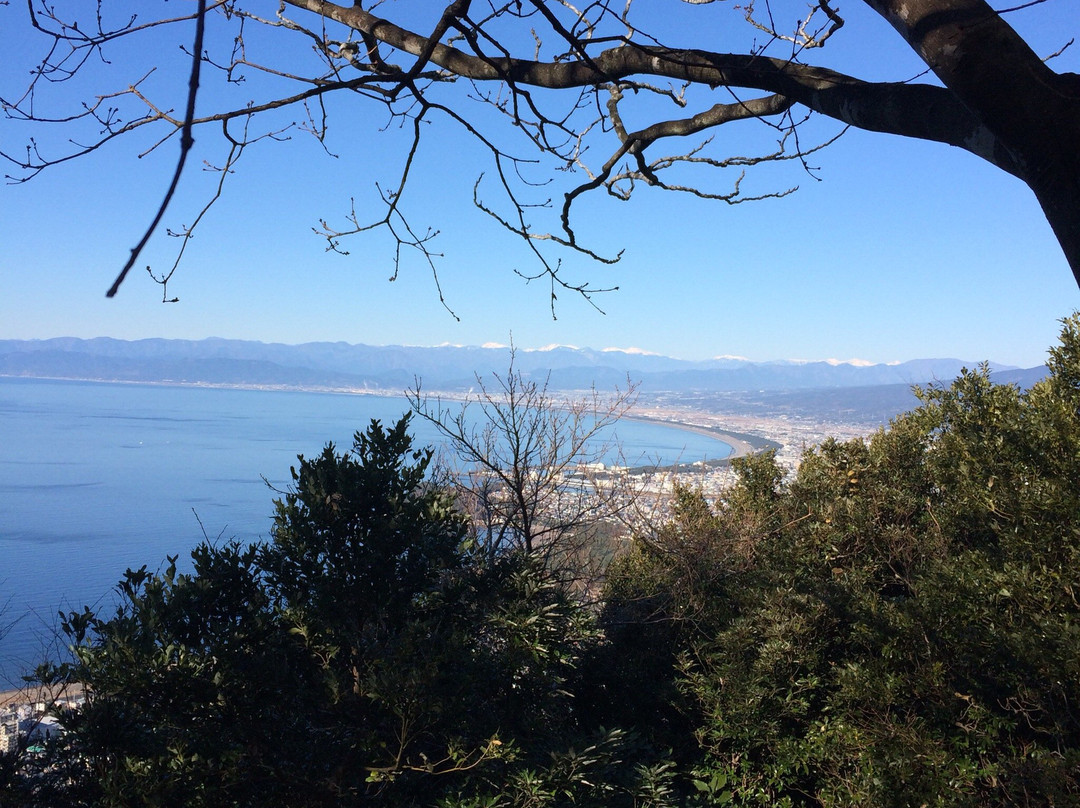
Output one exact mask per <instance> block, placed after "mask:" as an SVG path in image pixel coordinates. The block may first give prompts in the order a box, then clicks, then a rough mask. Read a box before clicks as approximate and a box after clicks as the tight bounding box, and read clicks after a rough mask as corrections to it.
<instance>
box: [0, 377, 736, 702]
mask: <svg viewBox="0 0 1080 808" xmlns="http://www.w3.org/2000/svg"><path fill="white" fill-rule="evenodd" d="M407 410H408V404H407V403H406V402H405V400H404V399H401V398H383V397H375V396H351V395H333V394H324V393H293V392H270V391H253V390H217V389H206V388H191V387H165V386H148V385H126V384H98V383H90V382H63V381H39V380H23V379H0V606H4V605H5V604H6V610H5V611H4V613H3V615H0V626H5V625H6V626H7V627H8V628H7V632H6V634H5V635H4V637H3V638H2V639H0V688H2V687H4V686H7V685H8V684H10V683H12V682H13V680H17V677H18V674H19V673H20V672H21V671H22V670H25V669H26V668H28V667H32V666H33V665H34V664H36V662H37V661H40V660H41V659H42V657H43V655H45V654H50V655H54V656H55V654H56V648H55V644H56V639H55V637H56V634H55V631H54V629H55V626H56V622H57V621H56V615H57V612H58V611H59V610H60V609H64V610H73V609H80V610H81V608H82V606H84V605H91V606H95V605H96V606H107V605H108V604H109V602H110V598H111V593H112V587H113V586H114V585H115V584H116V582H117V581H118V580H119V578H120V576H121V575H122V574H123V572H124V570H125V569H127V568H129V567H133V568H137V567H141V566H142V565H144V564H145V565H147V566H149V567H150V568H151V569H156V568H157V567H159V566H160V565H161V564H162V562H163V561H164V560H165V557H166V556H167V555H170V554H173V555H175V554H180V556H181V559H183V558H184V556H185V555H186V553H187V551H188V550H190V548H191V547H193V546H194V545H195V544H197V543H198V542H199V541H201V540H202V539H203V536H204V531H205V534H206V536H208V537H209V538H211V539H215V538H219V537H220V538H223V539H227V538H233V537H235V538H239V539H245V540H252V539H257V538H265V537H266V536H267V534H268V532H269V528H270V523H271V518H270V517H271V513H272V511H273V506H272V500H273V499H274V498H275V497H276V496H278V495H277V494H275V493H274V492H273V491H272V490H271V489H270V488H269V487H268V486H267V482H269V483H270V484H271V485H273V486H275V487H277V488H279V489H280V488H285V487H286V486H287V485H288V483H289V481H290V477H289V467H290V466H291V465H293V464H295V462H296V456H297V455H298V454H305V455H308V456H310V455H314V454H316V453H318V452H319V451H320V450H321V449H322V447H323V446H324V445H325V444H326V442H327V441H333V442H334V443H336V444H337V445H338V446H339V447H340V448H347V447H349V446H351V443H352V435H353V433H354V432H355V431H356V430H358V429H363V428H364V427H366V426H367V424H368V423H369V422H370V420H371V419H372V418H378V419H380V420H382V421H383V423H384V424H392V423H394V422H396V421H397V419H398V418H400V417H401V415H402V414H403V413H404V412H406V411H407ZM616 433H617V436H618V440H619V442H620V443H621V444H622V446H623V451H624V453H625V456H626V458H627V459H628V461H630V462H635V463H636V462H641V463H647V462H657V461H659V462H663V463H670V462H674V461H675V460H682V461H684V462H692V461H695V460H700V459H703V458H708V459H714V458H718V457H726V456H727V454H728V453H729V452H730V447H728V446H727V445H726V444H724V443H721V442H720V441H718V440H715V439H711V438H708V437H705V436H702V435H698V434H695V433H692V432H687V431H683V430H679V429H676V428H672V427H667V426H663V425H659V424H646V423H641V422H638V421H623V422H622V423H620V424H618V426H617V427H616ZM413 434H414V436H415V440H416V444H417V445H431V444H434V443H436V442H437V435H436V434H435V432H434V430H433V429H432V428H431V427H430V426H428V425H427V424H424V423H422V422H420V421H419V420H414V422H413ZM264 477H265V480H264ZM13 621H15V622H14V625H10V624H11V623H12V622H13Z"/></svg>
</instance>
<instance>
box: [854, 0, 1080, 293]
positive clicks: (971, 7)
mask: <svg viewBox="0 0 1080 808" xmlns="http://www.w3.org/2000/svg"><path fill="white" fill-rule="evenodd" d="M864 2H865V3H866V4H867V5H869V6H870V7H871V8H873V9H874V10H875V11H877V12H878V13H879V14H881V15H882V16H883V17H885V18H886V19H887V20H888V21H889V22H890V23H891V24H892V25H893V27H895V28H896V29H897V30H898V31H899V32H900V34H901V35H902V36H903V37H904V39H906V40H907V42H908V44H910V45H911V47H912V48H914V49H915V51H916V52H917V53H918V54H919V56H920V57H921V58H922V59H923V61H925V62H926V64H927V65H928V66H929V67H930V68H931V69H932V70H933V71H934V73H935V74H936V75H937V77H938V78H939V79H941V81H942V83H943V84H944V85H945V86H946V87H947V88H948V89H949V90H951V91H952V92H953V93H954V94H955V95H956V97H957V98H958V99H959V100H960V102H961V103H962V104H964V106H966V107H967V108H968V109H969V110H971V112H972V113H973V114H974V115H975V116H976V117H977V118H978V119H979V120H980V121H981V122H982V124H983V125H984V126H985V127H986V128H987V130H989V131H990V132H991V133H993V135H994V137H995V138H996V139H997V141H998V143H999V144H1000V146H1001V147H1002V148H1004V149H1005V150H1006V151H1008V152H1009V154H1010V156H1011V158H1012V162H1013V164H1014V165H1015V166H1016V171H1015V173H1016V174H1017V175H1018V176H1019V177H1021V178H1022V179H1023V180H1024V182H1026V183H1027V184H1028V186H1029V187H1030V188H1031V190H1032V191H1034V192H1035V196H1036V198H1037V199H1038V200H1039V204H1040V205H1042V209H1043V212H1044V213H1045V214H1046V218H1047V221H1049V223H1050V226H1051V227H1052V228H1053V230H1054V234H1055V235H1056V236H1057V239H1058V241H1059V242H1060V244H1061V248H1062V250H1064V252H1065V257H1066V259H1067V260H1068V262H1069V266H1070V267H1071V268H1072V271H1073V275H1074V277H1075V278H1076V281H1077V283H1078V284H1080V76H1076V75H1074V74H1071V73H1069V74H1064V75H1060V74H1058V73H1055V72H1054V71H1053V70H1051V69H1050V68H1049V67H1048V66H1047V65H1046V63H1045V62H1043V61H1042V59H1040V58H1039V56H1038V54H1036V53H1035V52H1034V51H1033V50H1031V48H1030V47H1029V46H1028V44H1027V43H1026V42H1025V41H1024V40H1023V39H1022V38H1021V37H1020V36H1019V35H1018V34H1017V33H1016V31H1014V30H1013V29H1012V27H1011V26H1010V25H1009V24H1008V23H1006V22H1005V20H1004V19H1003V18H1002V17H1001V15H999V14H998V13H997V12H996V11H994V10H993V9H992V8H991V7H990V6H989V5H987V4H986V3H985V2H984V0H864Z"/></svg>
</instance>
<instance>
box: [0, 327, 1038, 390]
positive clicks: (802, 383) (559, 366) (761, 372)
mask: <svg viewBox="0 0 1080 808" xmlns="http://www.w3.org/2000/svg"><path fill="white" fill-rule="evenodd" d="M511 357H513V363H514V367H515V368H516V369H517V370H519V371H520V372H522V373H524V374H526V375H528V376H530V377H533V378H537V379H546V380H547V382H548V384H549V387H551V388H552V389H555V390H578V389H587V388H590V387H597V388H600V389H604V388H609V387H613V386H625V385H626V383H627V379H628V378H630V379H631V380H632V381H634V382H636V383H640V385H641V387H642V389H643V390H647V391H661V390H674V391H702V392H708V391H715V392H720V391H764V390H800V389H822V388H847V387H867V386H878V385H892V384H903V385H912V384H926V383H930V382H935V381H937V382H941V381H948V380H951V379H952V378H954V377H955V376H956V375H957V374H958V373H959V372H960V370H961V369H962V368H964V367H969V368H971V367H974V366H975V365H976V364H977V363H973V362H968V361H963V360H959V359H952V358H943V359H914V360H909V361H907V362H900V363H888V364H884V363H877V364H864V363H862V362H861V361H860V362H857V363H853V362H838V361H837V360H816V361H805V360H772V361H765V362H755V361H751V360H747V359H740V358H735V357H718V358H715V359H708V360H684V359H676V358H672V357H666V356H663V355H660V354H656V353H652V352H648V351H644V350H642V349H639V348H635V349H633V350H632V351H627V350H623V349H610V348H609V349H599V350H597V349H592V348H573V347H569V346H561V345H559V346H548V347H546V348H544V349H543V350H525V349H517V350H516V351H514V352H513V353H512V352H511V349H510V348H509V347H507V346H488V347H480V346H456V345H440V346H434V347H418V346H402V345H391V346H371V345H364V344H350V343H346V342H309V343H302V344H299V345H287V344H284V343H267V342H258V341H253V340H231V339H224V338H220V337H209V338H206V339H203V340H173V339H164V338H151V339H142V340H119V339H115V338H112V337H95V338H93V339H81V338H77V337H55V338H51V339H43V340H0V375H5V376H17V377H18V376H21V377H52V378H72V379H74V378H79V379H88V380H102V381H105V380H109V381H143V382H151V381H153V382H170V381H171V382H177V383H205V384H241V385H243V384H250V385H274V386H284V387H324V388H346V389H368V390H384V391H400V390H402V389H404V388H406V387H410V386H412V385H413V384H414V383H415V380H416V379H420V380H422V381H423V384H424V386H425V387H426V388H428V389H444V390H467V389H469V388H473V387H475V386H476V377H477V374H480V375H481V376H482V377H487V376H489V374H491V373H505V372H506V369H507V368H508V367H509V366H510V362H511ZM989 366H990V368H991V370H992V371H994V372H995V374H996V375H997V374H1004V373H1019V374H1021V377H1024V376H1025V374H1026V375H1031V374H1039V375H1041V372H1044V371H1042V370H1041V369H1040V368H1034V369H1020V368H1015V367H1012V366H1008V365H1002V364H998V363H989Z"/></svg>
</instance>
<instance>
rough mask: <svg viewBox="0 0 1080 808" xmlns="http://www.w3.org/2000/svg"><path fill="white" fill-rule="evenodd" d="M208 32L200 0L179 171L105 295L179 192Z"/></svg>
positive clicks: (203, 0) (132, 262)
mask: <svg viewBox="0 0 1080 808" xmlns="http://www.w3.org/2000/svg"><path fill="white" fill-rule="evenodd" d="M205 31H206V0H199V8H198V11H197V12H196V20H195V45H194V47H193V48H192V55H191V78H190V79H189V80H188V100H187V110H186V111H185V112H184V126H183V129H182V131H181V132H180V158H179V159H178V160H177V161H176V171H175V172H174V173H173V178H172V182H171V183H170V184H169V190H168V191H166V192H165V198H164V199H163V200H161V206H160V207H159V208H158V211H157V215H156V216H154V220H153V221H152V222H151V223H150V227H148V228H147V229H146V233H144V234H143V237H142V238H141V239H140V240H139V243H138V244H136V245H135V248H134V249H133V250H132V251H131V257H130V258H129V259H128V261H127V263H126V264H124V268H123V269H121V270H120V274H119V275H117V276H116V280H115V281H113V285H112V286H110V287H109V291H108V292H106V293H105V297H115V296H116V293H117V291H118V290H119V289H120V284H122V283H123V282H124V278H126V277H127V274H128V272H129V271H130V270H131V268H132V267H133V266H135V262H136V261H138V260H139V255H140V254H141V253H142V251H143V248H144V247H145V246H146V243H147V242H148V241H149V240H150V236H152V235H153V234H154V230H156V229H157V226H158V224H159V223H160V222H161V219H162V217H163V216H164V215H165V210H166V208H168V207H169V202H171V201H172V197H173V194H174V193H175V192H176V187H177V186H178V185H179V184H180V175H181V174H183V173H184V163H186V162H187V156H188V152H190V151H191V147H192V146H194V145H195V138H194V137H192V134H191V129H192V121H193V120H194V119H195V98H196V96H198V94H199V69H200V68H201V66H202V50H203V33H204V32H205Z"/></svg>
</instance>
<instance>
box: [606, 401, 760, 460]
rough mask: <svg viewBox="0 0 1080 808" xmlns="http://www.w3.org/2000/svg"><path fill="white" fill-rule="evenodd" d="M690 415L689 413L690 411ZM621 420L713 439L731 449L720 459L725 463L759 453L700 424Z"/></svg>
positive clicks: (636, 418) (638, 417) (727, 434)
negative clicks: (669, 428) (664, 427)
mask: <svg viewBox="0 0 1080 808" xmlns="http://www.w3.org/2000/svg"><path fill="white" fill-rule="evenodd" d="M688 414H689V411H688ZM621 420H624V421H638V422H639V423H643V424H656V425H659V426H670V427H671V428H673V429H681V430H682V431H683V432H693V433H694V434H695V435H702V436H703V437H706V438H713V439H714V440H718V441H720V443H723V444H725V445H727V446H729V447H731V453H730V454H729V455H728V456H727V457H723V458H720V459H721V460H723V461H725V462H726V461H729V460H734V459H736V458H739V457H746V456H747V455H751V454H753V453H754V452H756V451H758V450H757V449H756V448H755V447H754V446H753V444H751V443H749V442H748V441H745V440H743V439H742V438H740V437H737V436H735V435H733V434H731V433H730V432H724V431H722V430H720V429H713V428H711V427H707V426H701V425H700V424H688V423H686V422H685V421H675V420H669V419H667V418H656V417H653V416H648V415H624V416H623V417H622V419H621Z"/></svg>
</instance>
